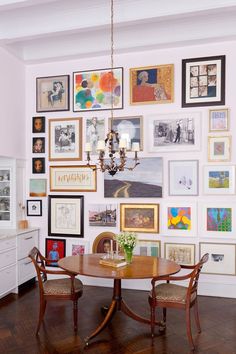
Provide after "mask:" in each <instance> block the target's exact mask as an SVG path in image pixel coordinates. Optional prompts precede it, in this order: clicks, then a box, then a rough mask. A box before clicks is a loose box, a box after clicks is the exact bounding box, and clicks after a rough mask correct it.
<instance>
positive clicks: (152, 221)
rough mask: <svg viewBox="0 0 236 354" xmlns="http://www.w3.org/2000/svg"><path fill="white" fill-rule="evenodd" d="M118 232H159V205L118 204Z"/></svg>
mask: <svg viewBox="0 0 236 354" xmlns="http://www.w3.org/2000/svg"><path fill="white" fill-rule="evenodd" d="M120 230H121V231H134V232H147V233H158V232H159V204H120Z"/></svg>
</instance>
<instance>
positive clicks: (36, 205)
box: [26, 199, 42, 216]
mask: <svg viewBox="0 0 236 354" xmlns="http://www.w3.org/2000/svg"><path fill="white" fill-rule="evenodd" d="M26 202H27V204H26V210H27V216H42V200H40V199H39V200H32V199H29V200H27V201H26Z"/></svg>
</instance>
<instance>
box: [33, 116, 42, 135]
mask: <svg viewBox="0 0 236 354" xmlns="http://www.w3.org/2000/svg"><path fill="white" fill-rule="evenodd" d="M32 133H45V117H33V118H32Z"/></svg>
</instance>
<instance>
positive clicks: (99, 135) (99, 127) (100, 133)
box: [86, 117, 105, 154]
mask: <svg viewBox="0 0 236 354" xmlns="http://www.w3.org/2000/svg"><path fill="white" fill-rule="evenodd" d="M104 122H105V119H104V118H98V117H92V118H87V119H86V142H87V143H90V145H91V149H92V151H91V154H97V153H98V152H97V144H98V141H99V140H104V138H105V127H104V124H105V123H104Z"/></svg>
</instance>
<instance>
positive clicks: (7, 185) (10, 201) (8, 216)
mask: <svg viewBox="0 0 236 354" xmlns="http://www.w3.org/2000/svg"><path fill="white" fill-rule="evenodd" d="M11 164H12V166H11ZM13 165H14V164H13V161H12V162H11V163H10V160H9V162H8V163H7V160H5V165H4V164H2V161H1V163H0V228H8V227H9V228H11V227H13V228H14V227H15V193H14V185H15V182H14V171H15V169H14V166H13Z"/></svg>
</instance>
